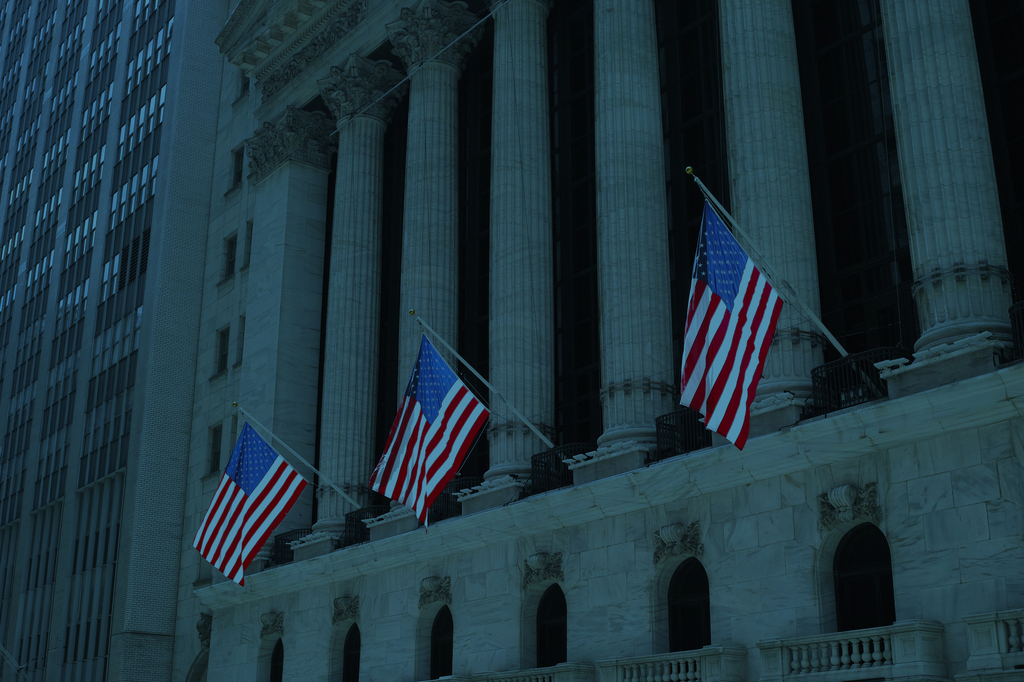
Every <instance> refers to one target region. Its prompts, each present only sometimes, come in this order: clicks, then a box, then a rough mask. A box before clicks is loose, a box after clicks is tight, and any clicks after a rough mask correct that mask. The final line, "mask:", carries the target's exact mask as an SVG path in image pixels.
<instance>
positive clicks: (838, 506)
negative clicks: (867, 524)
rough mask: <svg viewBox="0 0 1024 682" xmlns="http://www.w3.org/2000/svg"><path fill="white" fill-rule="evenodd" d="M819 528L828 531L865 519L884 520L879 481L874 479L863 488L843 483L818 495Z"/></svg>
mask: <svg viewBox="0 0 1024 682" xmlns="http://www.w3.org/2000/svg"><path fill="white" fill-rule="evenodd" d="M818 512H819V514H820V515H821V518H820V519H818V530H819V531H821V532H827V531H830V530H832V529H833V528H835V527H836V526H838V525H840V524H842V523H846V522H848V521H853V520H854V519H864V520H866V521H874V522H875V523H878V522H880V521H881V520H882V508H881V507H880V506H879V504H878V488H877V483H876V482H875V481H872V482H871V483H868V484H866V485H865V486H864V487H863V488H862V489H861V490H859V491H858V490H857V488H856V487H855V486H852V485H841V486H838V487H836V488H833V489H832V490H829V491H828V492H827V493H822V494H821V495H818Z"/></svg>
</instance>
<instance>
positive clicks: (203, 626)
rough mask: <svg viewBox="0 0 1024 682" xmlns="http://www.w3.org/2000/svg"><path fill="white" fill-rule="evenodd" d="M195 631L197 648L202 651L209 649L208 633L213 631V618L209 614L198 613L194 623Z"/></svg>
mask: <svg viewBox="0 0 1024 682" xmlns="http://www.w3.org/2000/svg"><path fill="white" fill-rule="evenodd" d="M196 630H197V631H198V633H199V646H200V647H201V648H203V649H209V648H210V633H211V632H212V631H213V616H212V615H211V614H209V613H200V614H199V620H198V621H197V622H196Z"/></svg>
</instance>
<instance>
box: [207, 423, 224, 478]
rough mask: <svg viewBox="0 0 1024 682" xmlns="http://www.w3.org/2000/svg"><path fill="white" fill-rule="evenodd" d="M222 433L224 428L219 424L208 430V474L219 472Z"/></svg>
mask: <svg viewBox="0 0 1024 682" xmlns="http://www.w3.org/2000/svg"><path fill="white" fill-rule="evenodd" d="M223 433H224V427H223V426H221V425H220V424H217V425H216V426H214V427H212V428H211V429H210V461H209V467H208V473H211V474H213V473H216V472H218V471H220V454H221V444H220V443H221V440H222V439H221V436H222V435H223Z"/></svg>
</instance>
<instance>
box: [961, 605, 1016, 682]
mask: <svg viewBox="0 0 1024 682" xmlns="http://www.w3.org/2000/svg"><path fill="white" fill-rule="evenodd" d="M964 622H965V623H967V647H968V651H969V652H970V657H969V658H968V659H967V669H968V670H970V671H971V672H981V671H985V672H987V673H991V672H1001V671H1013V672H1012V673H1010V675H1011V676H1019V675H1024V609H1016V610H1013V611H997V612H996V613H983V614H975V615H970V616H964ZM1014 679H1019V678H1017V677H1015V678H1014Z"/></svg>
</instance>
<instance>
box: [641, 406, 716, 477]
mask: <svg viewBox="0 0 1024 682" xmlns="http://www.w3.org/2000/svg"><path fill="white" fill-rule="evenodd" d="M654 424H655V429H656V430H657V438H658V440H657V448H656V449H655V451H654V453H653V455H652V457H649V458H648V463H650V462H659V461H661V460H663V459H667V458H669V457H675V456H676V455H685V454H686V453H688V452H693V451H694V450H701V449H703V448H710V447H711V432H710V431H708V430H707V429H706V428H704V422H702V421H701V416H700V413H699V412H695V411H694V410H691V409H690V408H688V407H683V408H680V409H678V410H676V411H675V412H670V413H669V414H663V415H661V416H660V417H658V418H657V419H655V420H654Z"/></svg>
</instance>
